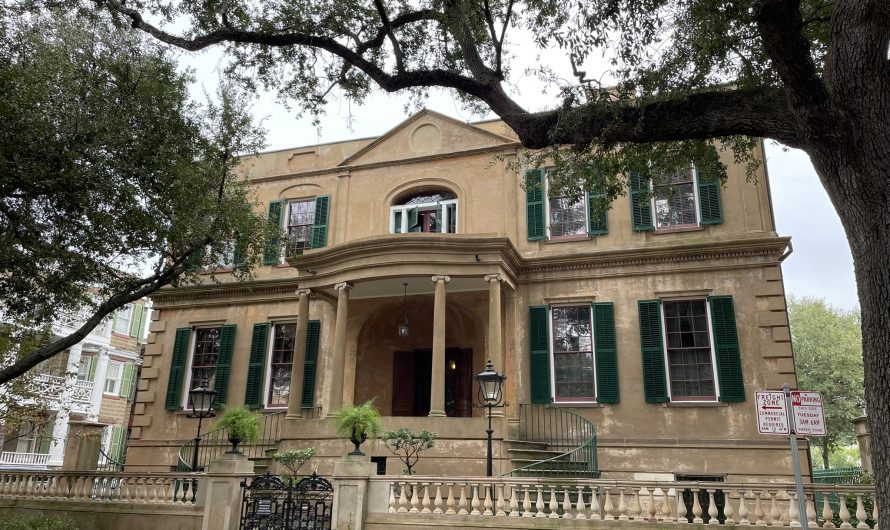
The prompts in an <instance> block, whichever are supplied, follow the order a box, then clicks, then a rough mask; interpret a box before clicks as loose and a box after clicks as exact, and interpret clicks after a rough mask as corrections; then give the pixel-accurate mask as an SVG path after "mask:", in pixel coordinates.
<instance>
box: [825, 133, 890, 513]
mask: <svg viewBox="0 0 890 530" xmlns="http://www.w3.org/2000/svg"><path fill="white" fill-rule="evenodd" d="M880 127H886V124H882V125H880ZM882 134H885V133H880V132H877V133H875V134H868V133H867V129H866V130H865V131H863V133H862V134H859V135H857V138H855V139H850V142H856V144H857V145H855V146H854V145H834V146H833V148H831V149H821V150H813V151H814V152H811V153H810V156H811V158H812V161H813V164H814V166H815V167H816V170H817V172H818V173H819V176H820V177H821V178H822V182H823V184H824V185H825V188H826V190H827V191H828V194H829V196H830V197H831V199H832V201H833V203H834V206H835V209H836V210H837V213H838V215H839V216H840V218H841V222H842V224H843V225H844V230H845V231H846V234H847V239H848V241H849V243H850V250H851V251H852V253H853V263H854V266H855V272H856V284H857V290H858V293H859V304H860V308H861V312H862V357H863V368H864V370H865V398H866V406H867V410H868V421H869V428H870V430H871V439H872V444H871V453H872V454H871V457H872V466H873V468H874V478H875V499H876V501H877V503H878V509H879V511H880V514H879V520H883V521H888V520H890V392H888V390H887V385H888V382H890V140H887V139H884V138H881V136H882ZM885 140H886V141H885ZM845 144H846V142H845Z"/></svg>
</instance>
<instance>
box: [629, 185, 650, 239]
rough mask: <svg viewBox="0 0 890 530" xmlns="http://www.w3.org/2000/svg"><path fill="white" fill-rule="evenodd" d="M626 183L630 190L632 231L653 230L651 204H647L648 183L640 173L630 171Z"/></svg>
mask: <svg viewBox="0 0 890 530" xmlns="http://www.w3.org/2000/svg"><path fill="white" fill-rule="evenodd" d="M627 182H628V188H630V215H631V221H632V222H633V229H634V231H635V232H644V231H646V230H654V229H655V226H654V225H653V224H652V204H651V203H650V202H649V193H648V189H647V186H648V184H649V181H648V180H647V179H646V178H645V177H644V176H643V174H642V173H637V172H635V171H632V172H631V173H630V178H629V179H628V181H627Z"/></svg>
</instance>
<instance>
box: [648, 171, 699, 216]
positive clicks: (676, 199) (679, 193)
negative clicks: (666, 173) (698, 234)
mask: <svg viewBox="0 0 890 530" xmlns="http://www.w3.org/2000/svg"><path fill="white" fill-rule="evenodd" d="M668 180H669V183H667V184H665V185H662V186H658V187H657V188H655V220H656V223H657V224H658V227H659V228H665V227H673V226H696V225H697V223H698V219H697V218H696V208H695V182H694V180H693V177H692V171H691V170H690V171H688V172H684V173H679V174H677V175H673V176H671V177H669V179H668Z"/></svg>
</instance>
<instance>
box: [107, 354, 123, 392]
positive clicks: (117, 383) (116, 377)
mask: <svg viewBox="0 0 890 530" xmlns="http://www.w3.org/2000/svg"><path fill="white" fill-rule="evenodd" d="M123 376H124V363H121V362H117V361H108V369H107V371H106V372H105V393H106V394H114V395H118V394H120V391H121V379H123Z"/></svg>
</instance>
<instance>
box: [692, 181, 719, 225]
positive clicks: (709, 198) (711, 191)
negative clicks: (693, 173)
mask: <svg viewBox="0 0 890 530" xmlns="http://www.w3.org/2000/svg"><path fill="white" fill-rule="evenodd" d="M698 206H699V214H700V216H699V219H700V220H701V221H700V222H701V224H703V225H716V224H720V223H722V222H723V208H722V205H721V203H720V183H719V182H712V181H703V180H699V181H698Z"/></svg>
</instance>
